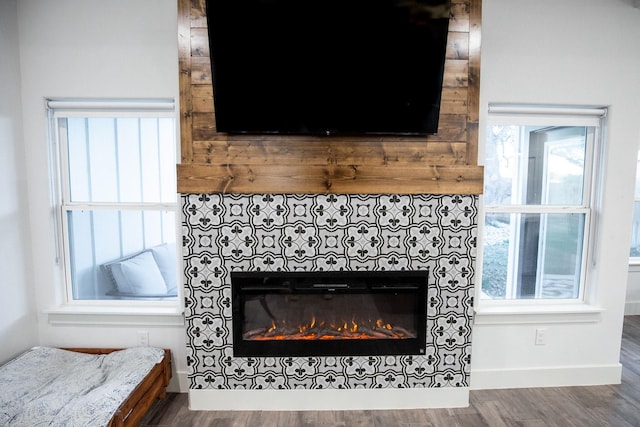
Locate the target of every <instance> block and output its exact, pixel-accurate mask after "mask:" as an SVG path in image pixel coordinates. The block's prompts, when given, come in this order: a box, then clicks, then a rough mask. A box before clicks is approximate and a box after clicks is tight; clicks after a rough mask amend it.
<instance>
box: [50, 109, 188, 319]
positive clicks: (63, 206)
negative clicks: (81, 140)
mask: <svg viewBox="0 0 640 427" xmlns="http://www.w3.org/2000/svg"><path fill="white" fill-rule="evenodd" d="M46 110H47V118H48V123H49V139H50V157H51V159H50V160H51V161H50V163H51V176H52V178H51V182H52V188H51V190H52V196H53V199H54V217H55V218H54V219H55V220H54V223H55V226H54V228H55V230H54V239H55V250H56V253H55V261H56V264H57V265H58V266H59V267H60V274H61V286H62V288H63V289H62V296H63V305H64V306H67V307H74V306H75V307H89V312H93V310H91V307H94V308H96V307H103V308H110V309H112V310H113V309H115V310H116V311H115V312H114V313H118V310H119V309H118V307H120V308H121V309H124V310H125V312H126V311H127V309H128V308H132V307H133V306H145V307H149V308H153V307H154V306H155V307H156V308H157V309H159V310H161V312H162V313H173V312H178V311H179V310H180V306H181V300H182V295H183V290H182V287H181V286H179V285H178V287H177V297H175V298H173V299H170V300H153V299H150V300H143V299H140V300H138V299H132V300H127V299H74V296H73V284H72V279H71V253H70V241H69V224H68V213H69V212H73V211H83V210H84V211H100V210H106V211H153V212H160V213H163V212H172V213H173V216H174V221H175V224H174V225H175V227H174V229H175V242H176V243H178V242H180V239H181V237H180V207H179V197H178V193H177V191H176V193H175V198H174V201H173V202H171V203H168V202H135V203H131V202H86V201H72V200H71V185H70V179H69V175H70V169H69V163H68V151H67V150H68V147H67V141H66V138H64V137H63V134H62V133H61V131H60V127H59V123H60V120H65V119H67V118H139V119H144V118H170V119H173V131H174V137H173V141H174V149H175V161H176V163H178V161H179V147H178V144H177V142H178V140H179V139H178V121H177V117H176V109H175V103H174V101H173V100H171V99H148V100H127V99H121V100H107V99H104V100H103V99H90V100H87V99H47V100H46ZM64 132H66V130H65V131H64ZM174 170H175V169H174ZM178 255H179V250H178V249H177V253H176V259H175V262H176V265H177V271H178V274H179V273H180V271H181V269H180V264H181V262H180V258H179V256H178ZM177 280H178V284H179V283H180V277H178V278H177ZM167 310H169V311H167ZM54 311H55V310H54ZM154 312H157V310H156V311H152V312H149V313H147V314H152V313H154Z"/></svg>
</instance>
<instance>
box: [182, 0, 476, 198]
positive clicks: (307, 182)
mask: <svg viewBox="0 0 640 427" xmlns="http://www.w3.org/2000/svg"><path fill="white" fill-rule="evenodd" d="M178 15H179V19H178V25H179V28H178V37H179V42H178V47H179V72H180V76H179V78H180V138H181V162H182V164H181V165H179V166H178V191H179V192H180V193H193V192H204V193H209V192H241V193H247V192H249V193H268V192H283V191H284V192H288V193H305V194H311V193H328V192H336V193H340V192H345V193H356V194H367V193H381V192H390V193H397V192H404V193H434V194H479V193H481V192H482V185H483V177H482V167H480V166H477V152H478V143H477V137H478V116H479V114H478V111H477V110H478V106H479V85H480V83H479V71H480V16H481V0H452V4H451V19H450V24H449V36H448V40H447V52H446V62H445V75H444V79H443V90H442V100H441V107H440V122H439V126H438V133H437V134H436V135H429V136H421V137H411V136H363V137H339V136H331V137H315V136H274V135H227V134H224V133H218V132H217V131H216V127H215V108H214V103H213V93H214V90H215V88H214V87H213V86H212V75H211V65H210V62H209V40H208V32H207V20H206V13H205V0H178Z"/></svg>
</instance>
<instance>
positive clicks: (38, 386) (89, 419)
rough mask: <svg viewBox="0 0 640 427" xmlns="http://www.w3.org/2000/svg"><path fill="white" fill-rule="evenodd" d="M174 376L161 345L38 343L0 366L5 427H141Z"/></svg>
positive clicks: (0, 421) (1, 415) (0, 419)
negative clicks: (115, 346)
mask: <svg viewBox="0 0 640 427" xmlns="http://www.w3.org/2000/svg"><path fill="white" fill-rule="evenodd" d="M170 378H171V352H170V351H169V350H166V349H161V348H156V347H134V348H128V349H111V348H106V349H103V348H68V349H61V348H52V347H34V348H32V349H30V350H28V351H26V352H25V353H23V354H21V355H20V356H18V357H16V358H15V359H13V360H11V361H9V362H7V363H6V364H4V365H3V366H1V367H0V425H11V426H30V427H31V426H36V425H48V426H108V427H120V426H135V425H137V424H138V423H139V422H140V420H141V419H142V418H143V417H144V415H145V414H146V413H147V411H148V410H149V409H150V408H151V406H152V405H153V404H154V403H155V401H156V400H157V399H158V398H164V397H165V393H166V387H167V385H168V384H169V379H170Z"/></svg>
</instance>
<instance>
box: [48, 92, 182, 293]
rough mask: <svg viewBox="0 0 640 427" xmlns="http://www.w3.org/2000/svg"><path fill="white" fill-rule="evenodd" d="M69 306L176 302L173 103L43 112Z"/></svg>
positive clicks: (83, 105)
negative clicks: (78, 302)
mask: <svg viewBox="0 0 640 427" xmlns="http://www.w3.org/2000/svg"><path fill="white" fill-rule="evenodd" d="M48 107H49V117H50V123H51V128H52V129H51V135H52V139H53V143H54V147H55V150H54V151H55V153H56V154H57V156H56V158H55V161H54V165H55V166H56V168H55V169H56V171H57V175H58V179H57V181H58V183H59V185H58V188H57V200H58V209H57V212H58V214H59V221H58V225H59V232H58V239H59V245H58V246H59V247H60V254H61V257H60V259H61V261H62V263H63V265H64V272H65V283H66V286H67V289H66V290H67V299H68V300H69V301H73V300H83V301H87V300H101V301H102V300H118V301H122V300H135V301H148V300H153V301H158V300H173V301H175V300H177V292H178V286H177V283H178V279H177V278H178V276H177V265H178V262H177V256H176V244H175V243H176V230H177V229H176V215H177V191H176V151H177V147H176V131H175V119H174V109H173V102H155V101H152V102H145V103H141V102H135V103H134V102H131V103H128V102H120V103H112V102H79V101H64V100H56V101H54V100H51V101H49V102H48Z"/></svg>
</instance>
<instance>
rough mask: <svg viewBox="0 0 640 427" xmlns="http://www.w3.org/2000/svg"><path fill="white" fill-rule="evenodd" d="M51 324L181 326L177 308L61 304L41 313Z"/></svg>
mask: <svg viewBox="0 0 640 427" xmlns="http://www.w3.org/2000/svg"><path fill="white" fill-rule="evenodd" d="M44 314H45V315H46V316H47V318H48V321H49V324H50V325H57V326H64V325H104V326H184V313H183V311H182V309H181V308H180V307H170V306H164V307H163V306H152V307H144V306H139V305H136V306H118V307H116V306H112V307H109V306H90V305H63V306H58V307H52V308H50V309H48V310H45V311H44Z"/></svg>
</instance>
